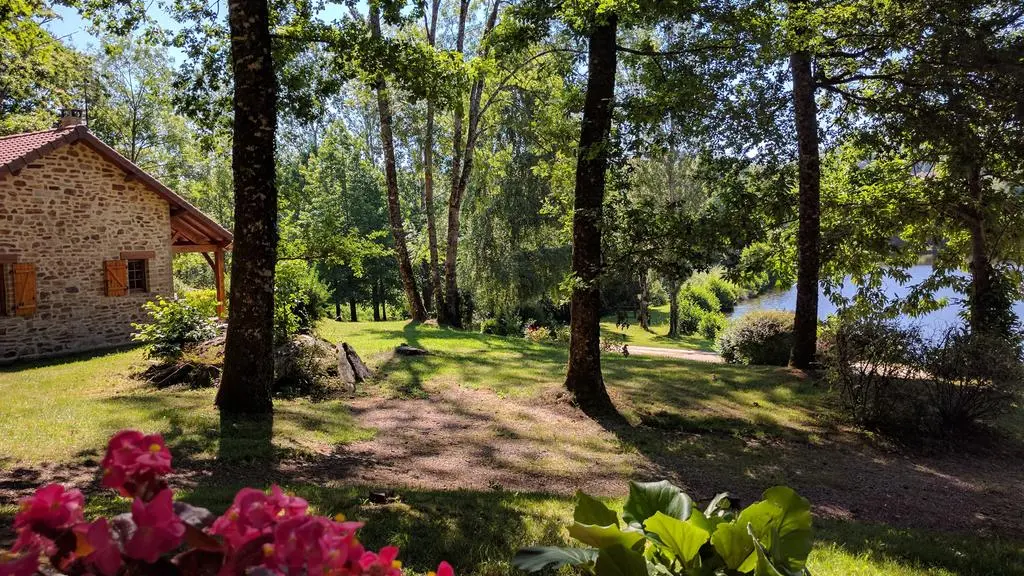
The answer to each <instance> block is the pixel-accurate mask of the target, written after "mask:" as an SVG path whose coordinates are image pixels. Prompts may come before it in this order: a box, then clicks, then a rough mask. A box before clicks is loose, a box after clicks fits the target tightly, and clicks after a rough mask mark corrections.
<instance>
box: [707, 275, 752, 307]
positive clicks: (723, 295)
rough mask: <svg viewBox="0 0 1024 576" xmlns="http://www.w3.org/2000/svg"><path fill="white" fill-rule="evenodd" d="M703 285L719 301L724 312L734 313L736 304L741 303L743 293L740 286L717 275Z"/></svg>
mask: <svg viewBox="0 0 1024 576" xmlns="http://www.w3.org/2000/svg"><path fill="white" fill-rule="evenodd" d="M703 284H704V286H705V287H706V288H707V289H708V290H710V291H711V292H712V293H713V294H714V295H715V298H717V299H718V304H719V308H720V310H721V311H722V312H732V311H733V309H735V308H736V303H737V302H739V301H740V294H741V293H742V292H743V290H742V289H741V288H740V287H739V286H737V285H735V284H733V283H732V282H729V281H728V280H726V279H725V278H722V277H720V276H715V275H709V276H708V277H707V279H706V280H705V281H704V282H703Z"/></svg>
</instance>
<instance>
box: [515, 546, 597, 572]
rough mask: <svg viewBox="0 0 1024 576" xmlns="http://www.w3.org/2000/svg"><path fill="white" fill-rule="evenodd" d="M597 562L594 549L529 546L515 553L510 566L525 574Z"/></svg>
mask: <svg viewBox="0 0 1024 576" xmlns="http://www.w3.org/2000/svg"><path fill="white" fill-rule="evenodd" d="M596 561H597V550H596V549H594V548H559V547H557V546H531V547H529V548H523V549H522V550H520V551H518V552H516V555H515V556H513V557H512V565H513V566H515V567H516V568H519V569H520V570H525V571H527V572H539V571H541V570H544V569H545V568H558V567H560V566H565V565H570V566H579V565H581V564H593V563H594V562H596Z"/></svg>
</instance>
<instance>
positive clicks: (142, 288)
mask: <svg viewBox="0 0 1024 576" xmlns="http://www.w3.org/2000/svg"><path fill="white" fill-rule="evenodd" d="M148 290H149V285H148V283H147V282H146V261H145V260H129V261H128V291H129V292H147V291H148Z"/></svg>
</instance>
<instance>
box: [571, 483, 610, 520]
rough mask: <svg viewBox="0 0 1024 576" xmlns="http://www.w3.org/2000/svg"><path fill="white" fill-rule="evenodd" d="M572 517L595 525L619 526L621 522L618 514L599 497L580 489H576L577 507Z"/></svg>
mask: <svg viewBox="0 0 1024 576" xmlns="http://www.w3.org/2000/svg"><path fill="white" fill-rule="evenodd" d="M572 519H573V520H575V521H577V522H579V523H580V524H592V525H594V526H613V525H615V526H617V525H618V524H619V516H618V514H616V513H615V512H613V511H612V510H609V509H608V507H607V506H605V505H604V503H603V502H601V501H600V500H598V499H597V498H594V497H592V496H588V495H586V494H584V493H583V492H581V491H578V490H577V491H576V509H575V510H574V511H573V513H572Z"/></svg>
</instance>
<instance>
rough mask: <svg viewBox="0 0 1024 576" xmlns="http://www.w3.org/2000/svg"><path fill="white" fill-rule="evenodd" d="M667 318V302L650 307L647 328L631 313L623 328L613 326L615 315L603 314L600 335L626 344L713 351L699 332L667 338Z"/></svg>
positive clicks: (713, 344)
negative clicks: (649, 320)
mask: <svg viewBox="0 0 1024 576" xmlns="http://www.w3.org/2000/svg"><path fill="white" fill-rule="evenodd" d="M668 318H669V311H668V304H665V305H664V306H652V307H651V325H650V328H649V329H647V330H644V329H643V328H641V327H640V324H639V323H638V322H637V321H636V319H634V318H633V317H632V315H630V316H629V328H627V329H625V330H623V329H621V328H617V327H616V326H615V316H605V317H604V318H602V319H601V335H602V336H603V337H605V338H608V337H614V338H621V339H622V341H623V342H625V343H626V344H631V345H634V346H651V347H654V348H683V349H686V350H705V351H713V350H714V349H715V343H714V342H712V341H711V340H708V339H707V338H704V337H703V336H701V335H700V334H688V335H684V336H677V337H675V338H669V336H668V327H669V322H668Z"/></svg>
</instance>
